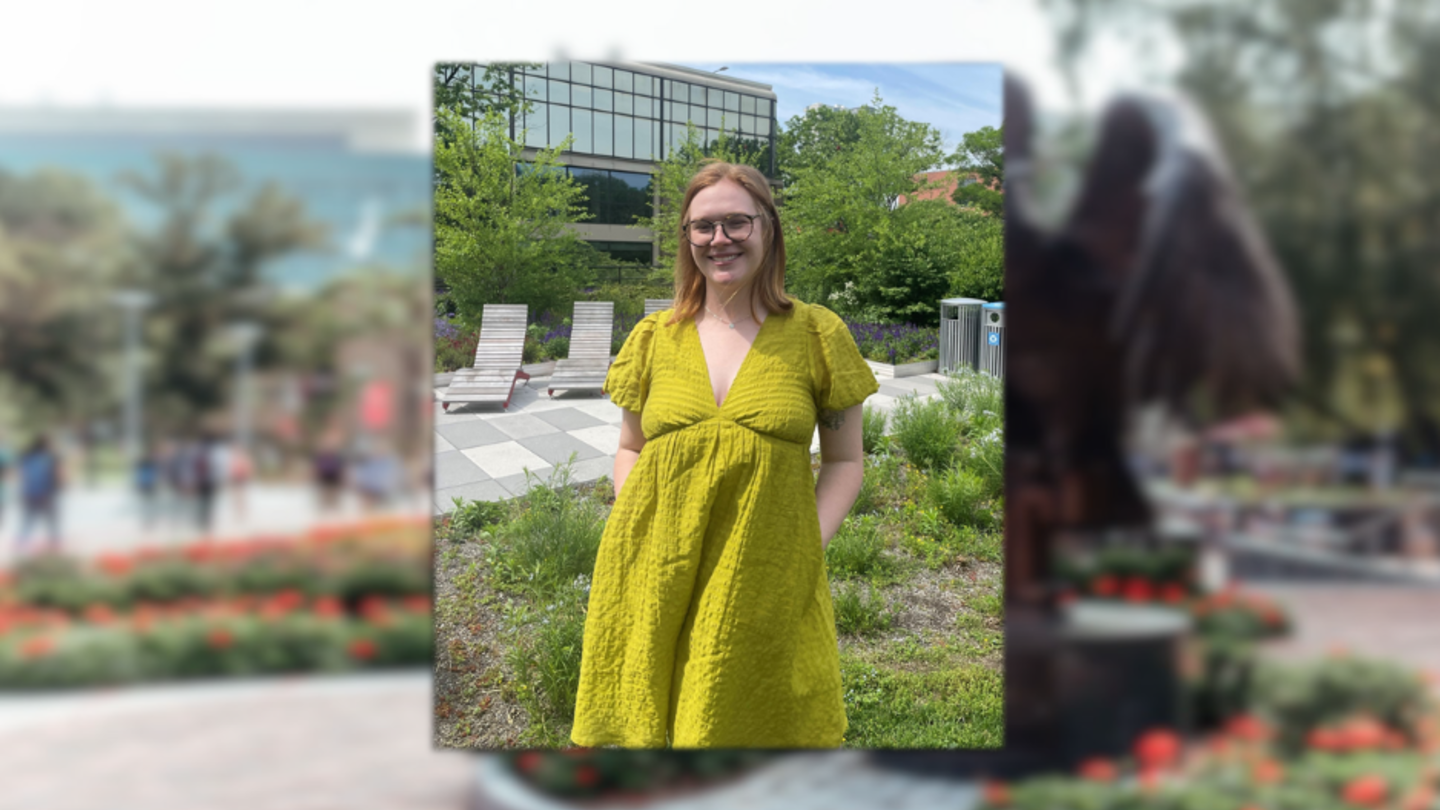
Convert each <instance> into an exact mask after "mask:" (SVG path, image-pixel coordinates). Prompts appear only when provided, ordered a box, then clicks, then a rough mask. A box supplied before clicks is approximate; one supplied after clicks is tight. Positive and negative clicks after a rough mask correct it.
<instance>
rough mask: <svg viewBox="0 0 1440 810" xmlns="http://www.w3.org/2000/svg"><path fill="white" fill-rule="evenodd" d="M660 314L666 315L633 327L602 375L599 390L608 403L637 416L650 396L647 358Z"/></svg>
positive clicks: (648, 359) (648, 319)
mask: <svg viewBox="0 0 1440 810" xmlns="http://www.w3.org/2000/svg"><path fill="white" fill-rule="evenodd" d="M661 314H668V313H655V314H653V315H650V316H648V317H646V318H645V319H644V320H642V321H640V323H638V324H636V325H635V328H634V329H632V330H631V331H630V336H629V337H627V338H625V345H624V346H621V347H620V354H618V355H616V356H615V362H614V363H611V364H610V371H609V373H607V374H606V375H605V387H604V388H603V389H601V390H603V391H604V392H605V393H607V394H609V395H610V401H611V402H613V403H615V404H616V405H619V406H620V407H622V408H624V409H625V410H627V411H633V412H635V413H640V411H641V410H643V409H644V407H645V399H646V397H648V396H649V394H650V357H651V352H652V347H653V345H654V342H655V329H656V327H657V325H658V324H659V322H660V320H659V319H660V315H661Z"/></svg>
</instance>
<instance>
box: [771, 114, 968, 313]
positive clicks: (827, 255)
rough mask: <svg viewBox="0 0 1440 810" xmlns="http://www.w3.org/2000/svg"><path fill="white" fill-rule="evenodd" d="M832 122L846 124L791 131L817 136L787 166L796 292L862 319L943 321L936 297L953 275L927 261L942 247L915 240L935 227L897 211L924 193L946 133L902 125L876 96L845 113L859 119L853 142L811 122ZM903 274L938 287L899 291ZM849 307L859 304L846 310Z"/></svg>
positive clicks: (920, 215) (802, 125) (838, 130)
mask: <svg viewBox="0 0 1440 810" xmlns="http://www.w3.org/2000/svg"><path fill="white" fill-rule="evenodd" d="M832 112H834V113H836V114H840V113H838V111H826V110H823V109H819V110H811V111H808V112H807V114H806V116H804V117H799V116H797V117H796V118H793V119H791V121H790V123H789V125H788V127H787V129H788V130H790V131H791V132H799V133H804V132H805V131H806V130H807V129H808V130H810V131H811V132H812V133H816V134H815V135H814V136H813V137H808V136H807V137H801V136H799V135H797V136H796V137H795V139H794V140H793V141H791V143H793V144H795V148H796V150H797V151H796V152H794V153H792V154H787V155H786V157H785V162H784V165H785V167H786V169H785V170H786V175H787V177H788V178H789V183H788V185H787V186H786V189H785V212H784V221H785V227H786V228H787V229H788V231H787V233H786V241H787V246H789V247H790V248H791V249H790V251H789V254H790V257H791V258H790V263H789V265H788V267H787V270H786V275H787V279H788V281H789V286H790V289H791V291H793V292H794V293H795V294H796V295H797V296H799V297H800V298H802V299H806V300H812V301H816V302H819V303H826V304H833V305H834V306H835V307H836V308H837V310H839V311H841V312H842V314H847V315H854V316H857V317H858V316H859V315H860V314H861V313H860V310H859V309H858V308H859V307H862V306H863V307H869V309H867V310H866V312H867V313H868V314H870V315H871V316H874V315H876V314H877V313H878V314H879V315H880V316H882V317H884V318H885V319H887V320H905V319H907V318H910V317H912V315H915V316H918V314H919V313H920V312H922V311H930V312H931V315H930V316H927V317H924V318H922V322H929V321H933V320H935V319H938V317H939V304H938V300H939V297H943V296H937V295H935V294H934V293H935V291H936V290H941V291H942V292H943V290H944V288H945V287H946V286H948V283H947V282H945V281H944V279H945V278H946V276H947V274H948V270H947V269H946V268H944V267H942V266H941V265H940V264H939V263H938V262H935V261H931V260H930V259H928V258H926V254H927V253H928V251H930V250H931V249H932V247H933V245H934V243H935V242H936V241H937V239H938V237H932V235H930V234H916V233H910V231H911V230H913V229H915V228H916V227H917V223H920V222H922V221H926V222H929V223H932V224H933V223H934V222H935V221H936V220H935V218H933V217H931V218H929V219H928V220H927V219H926V216H927V215H926V213H925V212H924V210H923V209H921V210H920V211H916V212H911V211H905V210H904V209H906V208H910V207H911V205H915V204H916V203H914V202H912V203H911V204H910V205H905V206H902V205H900V201H901V198H902V197H904V198H907V199H910V200H914V197H915V194H916V193H917V192H919V191H921V190H923V189H925V188H927V184H926V183H925V182H924V181H923V177H924V172H926V171H927V170H929V169H931V168H932V167H934V166H936V165H939V164H940V163H941V161H942V160H943V157H944V153H943V151H942V149H941V140H940V133H939V132H938V131H937V130H936V129H935V128H934V127H932V126H930V125H929V124H924V123H919V122H913V121H907V120H905V119H903V118H901V117H900V115H899V114H898V113H897V112H896V110H895V108H894V107H888V106H885V104H884V102H883V99H881V97H880V94H879V93H878V92H877V93H876V95H875V99H874V101H873V102H872V103H871V104H870V105H868V106H866V107H862V108H860V109H859V110H857V111H855V112H846V113H843V114H844V115H850V116H853V117H854V119H855V121H854V124H853V126H854V129H855V135H854V138H853V140H847V139H848V138H849V137H850V136H849V135H847V134H846V133H847V127H849V126H850V124H848V123H843V124H842V123H841V122H839V121H838V120H829V121H825V120H821V121H816V122H812V124H806V122H805V119H806V118H810V117H811V116H816V117H817V118H821V119H826V118H828V119H834V116H833V115H832ZM907 272H919V273H925V274H929V276H937V275H938V278H939V279H940V281H938V282H937V281H936V280H935V279H934V278H932V277H927V278H924V279H909V280H906V281H905V282H904V283H903V284H902V283H899V280H900V279H901V278H902V277H903V276H904V274H905V273H907ZM902 291H903V292H902ZM832 296H836V297H835V298H832ZM852 301H853V302H856V303H854V304H853V305H851V304H849V303H848V302H852ZM876 307H878V308H879V309H878V310H876V309H875V308H876ZM926 308H928V310H926Z"/></svg>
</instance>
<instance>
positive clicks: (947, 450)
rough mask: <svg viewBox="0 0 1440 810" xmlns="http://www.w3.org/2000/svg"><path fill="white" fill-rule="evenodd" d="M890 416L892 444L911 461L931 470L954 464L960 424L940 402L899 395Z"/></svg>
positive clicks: (928, 470)
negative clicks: (892, 420) (892, 431)
mask: <svg viewBox="0 0 1440 810" xmlns="http://www.w3.org/2000/svg"><path fill="white" fill-rule="evenodd" d="M892 418H893V419H894V434H893V435H894V440H895V443H896V444H898V445H899V446H900V448H901V449H902V450H904V451H905V457H906V458H907V459H909V461H910V463H911V464H914V465H915V466H917V467H919V468H921V469H922V470H925V471H927V472H933V471H936V470H943V469H945V468H946V467H949V466H951V465H952V464H953V463H954V459H955V454H956V449H957V443H958V441H959V438H960V423H959V421H958V420H957V419H956V417H955V416H954V415H953V414H952V413H951V412H950V409H949V408H947V407H946V406H945V403H944V402H943V401H940V400H923V401H922V400H920V399H918V398H917V397H915V396H914V395H911V396H907V397H902V398H901V399H900V400H899V402H897V403H896V405H895V412H894V414H893V417H892Z"/></svg>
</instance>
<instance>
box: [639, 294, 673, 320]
mask: <svg viewBox="0 0 1440 810" xmlns="http://www.w3.org/2000/svg"><path fill="white" fill-rule="evenodd" d="M673 306H675V299H673V298H646V299H645V317H647V318H648V317H650V316H651V315H654V314H655V313H657V312H661V311H664V310H667V309H669V308H670V307H673Z"/></svg>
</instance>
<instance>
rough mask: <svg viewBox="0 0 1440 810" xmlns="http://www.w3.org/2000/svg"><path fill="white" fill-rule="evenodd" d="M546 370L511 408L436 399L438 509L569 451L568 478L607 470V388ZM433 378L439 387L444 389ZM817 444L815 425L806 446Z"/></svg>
mask: <svg viewBox="0 0 1440 810" xmlns="http://www.w3.org/2000/svg"><path fill="white" fill-rule="evenodd" d="M943 379H945V377H944V375H941V374H922V375H919V376H916V377H902V378H900V379H898V380H889V379H887V380H880V381H879V382H880V391H879V393H877V394H875V395H874V396H872V397H870V399H868V400H866V404H868V405H872V406H874V407H876V408H879V409H880V410H882V411H885V412H887V413H888V412H889V411H890V410H892V409H893V408H894V407H895V403H896V400H898V399H899V398H900V397H903V396H907V395H909V394H912V393H913V394H915V395H917V396H919V397H922V398H929V397H932V396H937V395H938V391H937V389H936V383H937V382H938V381H940V380H943ZM549 382H550V380H549V378H548V377H538V376H537V377H533V378H531V380H530V381H529V383H528V384H521V385H520V386H517V388H516V391H515V395H514V397H513V398H512V399H511V400H510V408H509V409H508V410H505V409H502V408H501V407H500V406H499V405H468V404H458V403H457V404H453V405H451V406H450V411H449V412H448V413H447V412H446V411H444V410H443V408H442V407H441V405H440V403H439V402H438V401H437V402H436V403H435V504H434V507H435V514H444V513H446V512H450V511H451V510H453V509H454V508H455V505H454V499H455V498H457V497H458V498H463V499H464V500H471V501H499V500H505V499H507V498H513V497H515V496H517V495H522V494H524V493H525V491H526V489H527V488H528V487H527V485H526V477H525V471H526V470H529V471H530V472H531V473H532V474H536V475H539V476H540V477H541V478H542V479H543V478H544V477H546V476H547V475H548V474H549V473H550V472H551V471H553V470H554V469H555V467H556V466H557V465H560V464H564V463H565V461H566V460H567V459H569V458H570V456H571V454H572V453H573V454H574V456H575V463H574V466H573V467H572V468H571V481H572V482H580V481H594V480H596V479H598V478H600V477H601V476H608V475H610V474H611V473H612V472H613V470H614V467H615V448H616V447H617V446H618V445H619V443H620V422H621V418H622V417H621V410H620V408H619V407H618V406H617V405H615V404H613V403H612V402H610V399H609V398H608V397H606V396H605V395H604V394H599V393H595V394H589V393H583V394H582V393H574V394H572V393H564V392H561V393H557V394H556V396H555V398H554V399H551V398H550V397H548V396H546V394H545V389H546V387H547V386H548V385H549ZM444 387H445V386H444V385H437V387H436V393H437V394H438V393H439V392H440V391H442V390H444ZM819 448H820V442H819V433H818V432H817V433H816V435H815V438H814V440H813V441H812V443H811V450H812V451H818V450H819Z"/></svg>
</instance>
